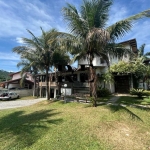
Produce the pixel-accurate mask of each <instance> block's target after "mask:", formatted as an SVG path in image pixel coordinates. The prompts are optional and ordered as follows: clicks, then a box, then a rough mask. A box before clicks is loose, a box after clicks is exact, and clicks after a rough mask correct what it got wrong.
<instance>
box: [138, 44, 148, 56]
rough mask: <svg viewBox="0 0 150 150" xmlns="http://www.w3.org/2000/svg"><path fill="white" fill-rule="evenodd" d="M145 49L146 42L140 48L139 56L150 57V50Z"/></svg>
mask: <svg viewBox="0 0 150 150" xmlns="http://www.w3.org/2000/svg"><path fill="white" fill-rule="evenodd" d="M144 50H145V44H142V45H141V46H140V48H139V49H138V57H144V59H148V56H150V52H147V53H144Z"/></svg>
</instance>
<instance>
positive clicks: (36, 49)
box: [13, 28, 66, 100]
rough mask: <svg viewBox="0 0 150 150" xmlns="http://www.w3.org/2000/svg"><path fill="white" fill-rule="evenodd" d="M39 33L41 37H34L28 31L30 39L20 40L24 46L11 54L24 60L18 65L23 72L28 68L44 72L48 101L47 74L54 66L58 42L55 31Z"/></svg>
mask: <svg viewBox="0 0 150 150" xmlns="http://www.w3.org/2000/svg"><path fill="white" fill-rule="evenodd" d="M41 31H42V35H41V36H40V37H36V36H35V35H34V34H33V33H32V32H31V31H29V30H28V32H29V33H30V35H31V37H32V38H31V39H28V38H22V40H23V42H24V44H25V45H24V46H18V47H15V48H14V49H13V52H16V53H18V54H20V55H21V58H22V59H25V61H22V62H21V63H20V64H19V65H24V67H23V72H24V71H26V70H28V69H30V68H33V70H34V69H35V70H36V71H37V69H38V71H45V73H46V93H47V100H48V99H49V97H50V93H49V84H48V80H49V78H48V74H49V70H50V68H51V67H52V66H53V65H54V63H56V62H55V59H54V57H53V56H55V52H56V50H58V47H59V41H58V40H57V36H58V34H57V33H58V32H57V30H55V29H51V30H50V31H48V32H45V31H44V30H43V29H42V28H41ZM63 56H64V55H63ZM63 56H62V54H61V58H63ZM65 58H66V57H65ZM59 61H60V60H59ZM62 61H63V60H62Z"/></svg>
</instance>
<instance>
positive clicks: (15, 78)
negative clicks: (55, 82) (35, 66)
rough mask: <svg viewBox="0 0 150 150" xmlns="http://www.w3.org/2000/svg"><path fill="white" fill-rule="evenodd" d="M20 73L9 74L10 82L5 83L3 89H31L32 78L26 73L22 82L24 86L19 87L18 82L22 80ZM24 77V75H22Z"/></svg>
mask: <svg viewBox="0 0 150 150" xmlns="http://www.w3.org/2000/svg"><path fill="white" fill-rule="evenodd" d="M20 73H21V72H20V71H19V72H15V73H12V74H10V77H11V80H9V81H5V88H7V89H9V90H13V89H21V88H23V89H32V88H33V84H34V80H33V77H32V75H31V74H30V73H26V74H27V77H26V79H25V81H24V86H23V87H21V85H20V80H21V79H22V76H21V74H20ZM24 75H25V74H24Z"/></svg>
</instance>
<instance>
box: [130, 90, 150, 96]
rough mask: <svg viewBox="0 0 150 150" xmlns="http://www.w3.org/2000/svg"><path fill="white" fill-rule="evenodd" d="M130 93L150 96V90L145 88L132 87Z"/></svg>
mask: <svg viewBox="0 0 150 150" xmlns="http://www.w3.org/2000/svg"><path fill="white" fill-rule="evenodd" d="M130 94H131V95H137V96H138V97H139V98H142V97H143V96H150V92H149V91H146V90H144V89H134V88H133V89H130Z"/></svg>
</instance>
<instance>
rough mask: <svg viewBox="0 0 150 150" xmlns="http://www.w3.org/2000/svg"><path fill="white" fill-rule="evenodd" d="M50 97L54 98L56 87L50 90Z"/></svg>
mask: <svg viewBox="0 0 150 150" xmlns="http://www.w3.org/2000/svg"><path fill="white" fill-rule="evenodd" d="M50 98H54V89H51V90H50Z"/></svg>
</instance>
